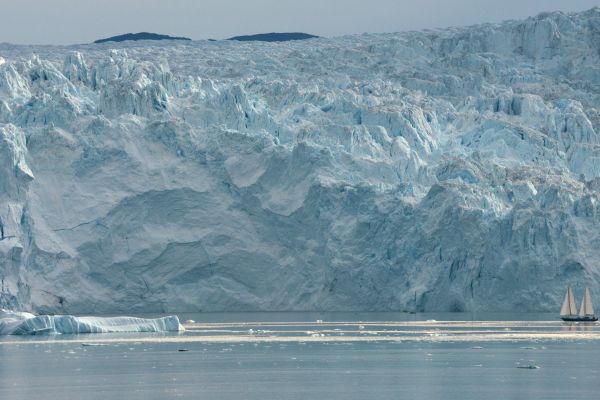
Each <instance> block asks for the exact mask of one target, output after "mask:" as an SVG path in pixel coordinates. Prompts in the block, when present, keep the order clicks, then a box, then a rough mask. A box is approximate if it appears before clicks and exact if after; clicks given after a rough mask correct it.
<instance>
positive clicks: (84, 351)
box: [0, 313, 600, 400]
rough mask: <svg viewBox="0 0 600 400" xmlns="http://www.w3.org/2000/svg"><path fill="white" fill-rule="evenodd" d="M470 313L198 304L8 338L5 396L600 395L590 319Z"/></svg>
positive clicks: (1, 356) (0, 392)
mask: <svg viewBox="0 0 600 400" xmlns="http://www.w3.org/2000/svg"><path fill="white" fill-rule="evenodd" d="M440 317H445V318H444V319H442V318H440ZM474 317H475V316H473V315H471V314H449V315H435V316H434V315H406V314H390V313H387V314H386V313H384V314H377V313H373V314H344V313H337V314H311V313H275V314H273V313H269V314H265V313H252V314H205V315H194V316H182V320H185V319H186V318H187V319H194V320H195V321H196V322H194V323H192V322H188V323H187V324H186V328H187V331H186V332H185V333H184V334H134V335H123V334H119V335H57V336H33V337H8V336H5V337H0V399H2V400H17V399H37V398H44V399H72V398H86V399H117V398H123V399H168V398H189V399H398V398H414V399H461V400H463V399H467V400H468V399H481V398H490V399H505V398H520V399H565V398H570V399H596V398H598V390H597V382H598V379H599V378H600V376H599V374H600V328H599V327H598V326H597V325H581V324H576V325H566V324H563V323H561V322H559V321H556V320H553V319H552V316H535V317H534V318H532V316H527V315H525V316H524V315H487V316H481V315H480V316H476V317H477V319H475V318H474ZM544 317H548V318H544ZM500 318H502V319H500ZM181 350H186V351H181ZM528 367H539V368H534V369H527V368H528Z"/></svg>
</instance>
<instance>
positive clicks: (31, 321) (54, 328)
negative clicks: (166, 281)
mask: <svg viewBox="0 0 600 400" xmlns="http://www.w3.org/2000/svg"><path fill="white" fill-rule="evenodd" d="M183 330H184V328H183V327H182V326H181V324H180V323H179V319H178V318H177V316H168V317H162V318H155V319H145V318H134V317H75V316H72V315H37V316H36V315H33V314H31V313H26V312H14V311H8V310H0V335H40V334H82V333H125V332H138V333H141V332H181V331H183Z"/></svg>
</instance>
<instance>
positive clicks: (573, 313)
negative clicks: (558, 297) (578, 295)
mask: <svg viewBox="0 0 600 400" xmlns="http://www.w3.org/2000/svg"><path fill="white" fill-rule="evenodd" d="M560 318H561V319H562V320H563V321H568V322H595V321H598V317H596V316H595V315H594V305H593V304H592V296H591V295H590V290H589V289H588V288H585V294H584V295H583V300H581V307H580V308H579V314H577V305H576V304H575V298H574V297H573V291H572V290H571V288H570V287H569V288H567V293H566V294H565V300H564V301H563V305H562V307H561V309H560Z"/></svg>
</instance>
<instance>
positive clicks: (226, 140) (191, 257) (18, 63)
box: [0, 8, 600, 327]
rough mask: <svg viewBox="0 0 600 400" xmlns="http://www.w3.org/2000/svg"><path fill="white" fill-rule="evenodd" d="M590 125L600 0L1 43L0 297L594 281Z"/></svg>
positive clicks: (467, 289) (424, 299)
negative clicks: (279, 39) (114, 39)
mask: <svg viewBox="0 0 600 400" xmlns="http://www.w3.org/2000/svg"><path fill="white" fill-rule="evenodd" d="M599 130H600V8H594V9H591V10H588V11H585V12H581V13H573V14H569V13H562V12H554V13H544V14H540V15H538V16H536V17H532V18H529V19H526V20H523V21H507V22H503V23H499V24H483V25H477V26H471V27H464V28H448V29H440V30H426V31H419V32H403V33H394V34H365V35H356V36H345V37H339V38H316V39H311V40H307V41H297V42H285V43H263V42H232V41H216V42H213V41H178V42H175V41H172V42H170V41H161V42H149V41H140V42H121V43H105V44H91V45H74V46H20V45H11V44H0V280H1V287H0V308H7V309H20V310H35V311H36V312H40V313H61V314H78V313H89V312H90V311H91V310H93V311H95V312H97V313H122V312H138V313H142V312H186V311H188V312H197V311H227V310H238V311H253V310H262V311H269V310H288V311H294V310H298V311H300V310H330V311H346V310H368V311H374V310H377V311H396V310H405V311H481V310H485V311H510V310H515V309H523V310H525V311H555V310H556V309H557V308H558V307H559V305H560V304H561V301H562V297H563V293H564V292H563V291H564V288H565V286H566V285H571V286H573V287H574V288H576V289H577V290H579V291H581V290H582V288H581V287H580V286H578V285H581V284H582V283H583V282H585V283H586V284H587V285H588V286H589V287H590V289H591V291H592V293H595V294H596V297H598V293H600V229H599V228H598V227H599V226H600V225H599V224H600V138H599V136H598V133H599ZM88 322H89V321H88ZM167 322H169V321H167ZM171 322H173V323H174V324H175V325H177V327H178V326H179V323H178V321H177V322H176V323H175V322H174V321H171ZM69 323H71V322H69Z"/></svg>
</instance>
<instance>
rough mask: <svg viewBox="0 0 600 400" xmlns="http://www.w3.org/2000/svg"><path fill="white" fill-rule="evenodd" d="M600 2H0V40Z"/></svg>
mask: <svg viewBox="0 0 600 400" xmlns="http://www.w3.org/2000/svg"><path fill="white" fill-rule="evenodd" d="M593 6H600V0H294V1H289V0H29V1H26V0H0V42H10V43H27V44H72V43H87V42H91V41H94V40H95V39H99V38H103V37H108V36H114V35H117V34H122V33H127V32H140V31H148V32H157V33H164V34H170V35H176V36H187V37H191V38H192V39H207V38H215V39H222V38H227V37H230V36H234V35H239V34H252V33H263V32H273V31H276V32H285V31H288V32H290V31H301V32H308V33H313V34H317V35H322V36H339V35H344V34H352V33H363V32H397V31H405V30H413V29H423V28H438V27H446V26H456V25H471V24H475V23H480V22H497V21H502V20H505V19H516V18H524V17H527V16H531V15H535V14H537V13H539V12H541V11H552V10H563V11H581V10H586V9H589V8H592V7H593Z"/></svg>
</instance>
